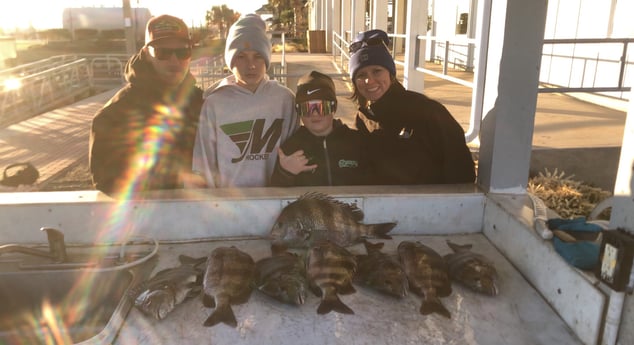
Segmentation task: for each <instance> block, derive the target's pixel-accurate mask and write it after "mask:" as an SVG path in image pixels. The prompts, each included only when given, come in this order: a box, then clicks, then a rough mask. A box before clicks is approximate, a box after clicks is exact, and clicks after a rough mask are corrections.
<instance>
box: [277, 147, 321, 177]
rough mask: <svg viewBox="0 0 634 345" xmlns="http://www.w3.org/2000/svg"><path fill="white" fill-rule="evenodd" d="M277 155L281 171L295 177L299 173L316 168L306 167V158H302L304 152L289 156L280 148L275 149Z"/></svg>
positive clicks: (315, 166)
mask: <svg viewBox="0 0 634 345" xmlns="http://www.w3.org/2000/svg"><path fill="white" fill-rule="evenodd" d="M277 155H278V158H279V160H280V165H281V166H282V169H284V170H286V171H287V172H289V173H291V174H293V175H297V174H299V173H301V172H305V171H311V170H314V169H316V168H317V164H311V165H308V158H306V156H304V150H299V151H295V152H293V153H292V154H290V155H288V156H287V155H285V154H284V151H282V149H281V148H279V147H278V148H277Z"/></svg>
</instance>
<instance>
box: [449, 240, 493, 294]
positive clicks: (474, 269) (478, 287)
mask: <svg viewBox="0 0 634 345" xmlns="http://www.w3.org/2000/svg"><path fill="white" fill-rule="evenodd" d="M447 245H448V246H449V248H451V250H453V253H451V254H447V255H445V261H446V262H447V266H448V267H449V277H451V279H452V280H455V281H457V282H459V283H461V284H463V285H464V286H466V287H468V288H470V289H471V290H474V291H476V292H479V293H482V294H485V295H489V296H496V295H497V294H498V292H499V290H498V287H497V284H496V278H497V271H496V269H495V266H494V264H493V262H492V261H490V260H489V259H487V258H486V257H484V256H483V255H480V254H477V253H474V252H472V251H471V247H472V246H471V245H470V244H465V245H459V244H456V243H453V242H451V241H449V240H447Z"/></svg>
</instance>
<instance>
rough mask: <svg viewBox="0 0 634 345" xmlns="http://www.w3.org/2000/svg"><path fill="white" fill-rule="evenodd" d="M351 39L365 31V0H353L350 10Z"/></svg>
mask: <svg viewBox="0 0 634 345" xmlns="http://www.w3.org/2000/svg"><path fill="white" fill-rule="evenodd" d="M350 31H351V35H350V40H352V39H354V38H355V36H357V34H358V33H359V32H362V31H365V0H352V4H351V12H350Z"/></svg>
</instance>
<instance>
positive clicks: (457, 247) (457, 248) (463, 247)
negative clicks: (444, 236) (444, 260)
mask: <svg viewBox="0 0 634 345" xmlns="http://www.w3.org/2000/svg"><path fill="white" fill-rule="evenodd" d="M447 245H448V246H449V248H451V250H453V251H454V252H456V253H457V252H459V251H466V250H469V249H471V247H473V245H471V244H457V243H453V242H451V241H450V240H447Z"/></svg>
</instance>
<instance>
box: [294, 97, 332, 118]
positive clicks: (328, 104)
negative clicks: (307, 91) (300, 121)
mask: <svg viewBox="0 0 634 345" xmlns="http://www.w3.org/2000/svg"><path fill="white" fill-rule="evenodd" d="M295 110H296V111H297V115H299V116H305V117H308V116H310V115H311V114H312V113H313V112H315V111H316V112H317V114H319V115H321V116H326V115H330V114H332V113H334V112H335V111H337V102H336V101H323V100H314V101H307V102H303V103H299V104H295Z"/></svg>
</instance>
